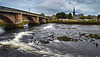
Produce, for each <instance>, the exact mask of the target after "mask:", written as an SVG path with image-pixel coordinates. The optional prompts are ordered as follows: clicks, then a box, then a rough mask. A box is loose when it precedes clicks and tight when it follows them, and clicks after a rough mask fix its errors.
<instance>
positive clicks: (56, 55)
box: [0, 25, 74, 57]
mask: <svg viewBox="0 0 100 57" xmlns="http://www.w3.org/2000/svg"><path fill="white" fill-rule="evenodd" d="M50 27H52V25H50V26H49V27H45V28H44V29H47V28H50ZM31 33H33V31H26V32H20V33H18V34H16V36H15V38H14V39H13V40H9V41H0V44H1V45H2V46H9V47H11V48H18V50H19V51H20V52H21V51H25V52H28V53H33V54H34V53H37V54H41V55H43V56H42V57H74V56H73V55H71V54H66V55H62V54H61V53H60V52H58V51H57V50H53V51H52V50H50V49H49V48H46V47H43V46H39V45H36V44H35V43H34V42H31V43H30V42H29V43H27V44H26V43H23V42H21V38H22V37H23V36H24V35H26V36H29V35H32V34H31ZM55 42H58V41H55ZM54 51H56V52H54Z"/></svg>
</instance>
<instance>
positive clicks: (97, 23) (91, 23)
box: [51, 20, 100, 25]
mask: <svg viewBox="0 0 100 57" xmlns="http://www.w3.org/2000/svg"><path fill="white" fill-rule="evenodd" d="M51 23H59V24H83V25H100V21H56V20H52V21H51Z"/></svg>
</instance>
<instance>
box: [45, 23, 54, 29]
mask: <svg viewBox="0 0 100 57" xmlns="http://www.w3.org/2000/svg"><path fill="white" fill-rule="evenodd" d="M50 28H53V24H50V25H48V26H46V27H44V28H43V30H45V29H50Z"/></svg>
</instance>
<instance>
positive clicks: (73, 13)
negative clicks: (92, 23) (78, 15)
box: [73, 7, 75, 16]
mask: <svg viewBox="0 0 100 57" xmlns="http://www.w3.org/2000/svg"><path fill="white" fill-rule="evenodd" d="M73 16H75V7H74V8H73Z"/></svg>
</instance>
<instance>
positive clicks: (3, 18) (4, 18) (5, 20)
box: [0, 15, 14, 24]
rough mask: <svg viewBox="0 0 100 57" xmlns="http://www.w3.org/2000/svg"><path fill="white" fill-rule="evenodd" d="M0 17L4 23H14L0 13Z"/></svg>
mask: <svg viewBox="0 0 100 57" xmlns="http://www.w3.org/2000/svg"><path fill="white" fill-rule="evenodd" d="M0 19H1V20H3V21H4V23H6V24H14V23H13V22H12V20H10V19H9V18H8V17H6V16H3V15H0Z"/></svg>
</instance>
